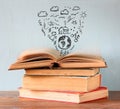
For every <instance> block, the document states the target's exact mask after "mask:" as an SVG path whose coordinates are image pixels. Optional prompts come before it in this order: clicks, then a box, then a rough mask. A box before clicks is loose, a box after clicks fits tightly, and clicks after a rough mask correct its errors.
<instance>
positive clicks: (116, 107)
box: [0, 91, 120, 109]
mask: <svg viewBox="0 0 120 109" xmlns="http://www.w3.org/2000/svg"><path fill="white" fill-rule="evenodd" d="M0 109H120V91H110V92H109V99H101V100H97V101H92V102H87V103H82V104H73V103H62V102H55V101H54V102H53V101H45V100H32V99H23V98H19V97H18V92H17V91H0Z"/></svg>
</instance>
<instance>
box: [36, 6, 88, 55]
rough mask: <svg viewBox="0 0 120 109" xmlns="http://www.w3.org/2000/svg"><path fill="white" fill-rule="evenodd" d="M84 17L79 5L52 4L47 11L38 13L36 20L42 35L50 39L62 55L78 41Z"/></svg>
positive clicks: (85, 15) (84, 13)
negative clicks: (62, 5) (62, 6)
mask: <svg viewBox="0 0 120 109" xmlns="http://www.w3.org/2000/svg"><path fill="white" fill-rule="evenodd" d="M86 17H87V13H86V11H82V10H81V9H80V7H79V6H73V7H70V6H69V7H68V6H65V7H64V8H60V7H59V6H52V7H51V8H50V12H49V13H48V12H47V11H40V12H39V13H38V18H39V19H38V22H39V25H40V27H41V31H42V32H43V35H44V36H46V37H48V38H49V39H50V40H51V41H52V43H53V45H54V47H55V48H56V49H57V50H58V51H60V52H61V54H62V55H66V54H68V53H70V52H71V50H72V49H73V48H74V47H75V44H76V43H77V42H78V41H79V39H80V37H81V35H82V33H83V27H84V20H85V18H86Z"/></svg>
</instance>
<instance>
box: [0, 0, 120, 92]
mask: <svg viewBox="0 0 120 109" xmlns="http://www.w3.org/2000/svg"><path fill="white" fill-rule="evenodd" d="M52 6H59V7H64V6H71V7H72V6H79V7H80V8H81V10H85V11H86V13H87V16H86V18H85V22H84V28H82V35H81V36H80V38H79V41H78V42H77V43H75V47H74V48H73V50H72V52H74V51H80V52H91V53H97V54H101V55H102V56H103V57H104V58H105V60H106V62H107V64H108V68H105V69H102V70H101V73H102V84H103V85H105V86H107V87H108V88H109V90H120V85H119V80H120V68H119V65H120V50H119V41H120V37H119V35H120V30H119V29H120V21H119V19H120V1H119V0H104V1H100V0H34V1H33V0H0V90H17V88H18V87H20V86H21V82H22V76H23V74H24V71H23V70H16V71H8V67H9V65H10V64H11V63H13V62H14V61H15V60H16V58H17V56H18V55H19V54H20V53H21V52H22V51H23V50H26V49H30V48H43V47H48V45H49V47H52V48H54V45H53V43H52V41H51V40H50V39H49V38H48V37H45V36H44V34H43V32H42V31H41V27H40V25H39V23H38V20H39V18H38V16H37V14H38V12H40V11H41V10H47V11H48V10H49V9H50V7H52Z"/></svg>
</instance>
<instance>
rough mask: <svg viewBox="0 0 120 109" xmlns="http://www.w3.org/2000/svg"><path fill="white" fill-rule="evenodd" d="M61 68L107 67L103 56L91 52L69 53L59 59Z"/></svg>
mask: <svg viewBox="0 0 120 109" xmlns="http://www.w3.org/2000/svg"><path fill="white" fill-rule="evenodd" d="M58 63H59V65H60V67H61V68H88V67H90V68H91V67H92V68H93V67H95V68H96V67H98V68H99V67H107V65H106V62H105V60H104V59H103V58H102V57H101V56H96V55H93V54H92V55H91V54H79V53H76V54H69V55H66V56H64V57H62V58H60V59H59V60H58Z"/></svg>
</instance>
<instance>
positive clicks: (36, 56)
mask: <svg viewBox="0 0 120 109" xmlns="http://www.w3.org/2000/svg"><path fill="white" fill-rule="evenodd" d="M44 67H49V68H54V67H60V68H100V67H106V62H105V60H104V59H103V58H102V57H101V56H95V55H88V54H80V53H77V54H73V53H72V54H68V55H65V56H61V55H60V53H59V52H58V51H57V50H54V49H39V50H27V51H24V52H23V53H22V54H21V55H20V56H19V57H18V59H17V60H16V62H15V63H13V64H12V65H11V66H10V67H9V70H14V69H28V68H44Z"/></svg>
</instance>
